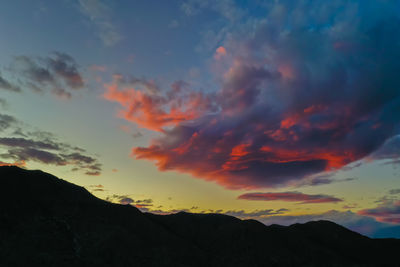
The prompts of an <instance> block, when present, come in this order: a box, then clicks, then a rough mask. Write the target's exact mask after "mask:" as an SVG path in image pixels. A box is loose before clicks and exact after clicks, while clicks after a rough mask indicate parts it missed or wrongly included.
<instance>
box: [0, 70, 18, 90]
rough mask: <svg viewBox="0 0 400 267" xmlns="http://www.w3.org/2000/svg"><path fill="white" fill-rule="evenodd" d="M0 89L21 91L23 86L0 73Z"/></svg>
mask: <svg viewBox="0 0 400 267" xmlns="http://www.w3.org/2000/svg"><path fill="white" fill-rule="evenodd" d="M0 89H4V90H7V91H11V92H21V88H19V87H18V86H16V85H14V84H12V83H10V82H9V81H7V80H6V79H5V78H3V77H2V76H1V73H0Z"/></svg>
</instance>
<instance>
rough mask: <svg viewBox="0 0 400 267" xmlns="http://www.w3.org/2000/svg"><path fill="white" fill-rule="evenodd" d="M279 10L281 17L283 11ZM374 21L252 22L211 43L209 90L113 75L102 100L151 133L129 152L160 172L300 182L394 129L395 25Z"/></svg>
mask: <svg viewBox="0 0 400 267" xmlns="http://www.w3.org/2000/svg"><path fill="white" fill-rule="evenodd" d="M348 10H352V7H350V6H348V5H346V6H345V7H343V8H341V11H340V12H342V11H343V12H345V14H347V13H346V12H348ZM360 10H363V9H360ZM304 11H306V10H304ZM305 13H307V12H305ZM285 16H286V15H283V17H282V22H283V21H286V20H285V19H287V21H290V20H291V16H292V14H291V13H287V16H288V17H287V18H284V17H285ZM335 17H336V16H335ZM367 17H368V16H365V17H362V19H367ZM384 17H385V16H383V17H382V19H383V20H379V21H378V20H377V19H378V18H374V21H371V20H370V19H368V21H365V25H369V26H365V27H364V26H363V27H360V25H364V22H360V24H357V25H354V27H352V28H351V32H347V29H344V28H343V27H342V24H340V23H341V22H340V20H332V21H334V23H333V24H332V25H328V26H326V23H323V24H321V25H315V27H314V28H315V29H314V30H313V31H312V32H310V31H309V29H307V28H306V27H299V28H292V29H290V30H287V29H284V28H285V26H284V25H286V24H287V23H286V22H285V23H284V25H280V26H282V27H279V26H278V25H274V24H273V23H272V22H263V23H258V24H254V25H253V24H252V25H253V26H252V28H249V29H248V32H249V34H247V33H246V31H245V30H246V29H243V31H241V33H240V34H238V35H235V34H232V35H229V36H230V37H229V38H228V39H227V40H225V42H224V41H223V42H222V43H223V45H224V46H223V47H220V48H218V49H217V51H216V55H218V60H216V63H215V66H214V67H215V68H213V71H214V73H215V74H216V76H217V77H216V79H215V80H216V81H217V82H218V89H217V90H216V91H215V92H214V95H208V94H205V93H203V94H202V93H200V92H197V91H193V90H191V88H188V86H185V85H182V82H180V83H178V85H179V86H177V85H175V86H172V87H171V89H168V90H166V91H162V90H160V89H159V88H158V87H157V86H155V85H154V83H152V82H151V81H145V80H140V79H133V80H132V81H128V82H127V81H124V79H122V77H120V76H116V77H115V78H114V80H113V82H112V83H110V84H107V85H106V93H105V94H104V97H105V98H106V99H108V100H110V101H114V102H117V103H119V104H120V105H121V107H122V109H121V111H120V116H122V117H124V118H126V119H127V120H129V121H132V122H134V123H136V124H138V125H139V126H141V127H144V128H147V129H151V130H155V131H159V132H161V134H160V137H159V138H157V139H154V140H152V141H151V142H150V144H149V145H148V146H143V147H134V148H133V149H132V156H133V157H135V158H137V159H146V160H151V161H154V162H155V164H156V165H157V166H158V168H159V169H160V170H161V171H168V170H173V171H178V172H183V173H189V174H192V175H194V176H196V177H200V178H202V179H205V180H209V181H214V182H216V183H218V184H220V185H223V186H225V187H227V188H232V189H254V188H261V187H277V186H287V185H293V184H295V185H299V184H302V182H304V181H302V180H303V179H307V180H311V179H312V178H313V177H314V175H317V174H324V175H325V174H326V172H332V171H335V170H338V169H340V168H342V167H344V166H346V165H348V164H350V163H353V162H356V161H358V160H361V159H363V158H365V157H366V156H368V155H371V154H372V153H374V152H375V151H377V150H378V149H379V148H380V147H381V146H382V145H383V144H384V143H385V141H387V140H389V139H390V138H392V137H394V136H396V135H397V134H398V133H399V132H398V129H399V126H400V124H399V117H400V110H399V108H398V107H399V106H400V90H398V88H400V79H399V78H398V75H397V73H398V69H400V61H395V60H393V58H396V56H397V57H400V52H399V51H400V50H399V47H398V44H399V43H400V42H399V40H400V27H396V25H397V26H398V25H399V22H398V21H397V20H396V21H388V20H387V19H386V18H384ZM367 22H368V23H367ZM270 23H272V24H270ZM336 23H339V24H336ZM289 24H290V23H289ZM317 24H318V23H317ZM393 25H395V26H393ZM327 27H328V28H327ZM336 28H340V29H342V28H343V32H342V31H339V32H338V31H336V30H335V29H336ZM332 32H335V34H332ZM367 33H368V34H367ZM237 36H240V37H239V38H237ZM360 36H368V38H359V37H360ZM355 38H356V39H355ZM357 38H358V39H357ZM311 39H312V40H318V42H310V40H311ZM338 41H340V42H345V43H357V46H358V47H360V48H362V49H354V50H352V54H351V56H350V55H349V54H348V53H344V52H343V49H335V48H334V47H335V46H334V45H332V44H334V43H336V42H338ZM225 47H227V49H225ZM336 47H337V46H336ZM382 47H385V49H384V50H382ZM227 50H228V51H229V53H227V52H226V51H227ZM222 55H223V56H222ZM139 87H142V88H139ZM389 152H390V151H389ZM395 153H398V152H397V150H396V151H395ZM391 154H392V153H384V154H383V155H384V156H385V157H386V155H391ZM303 184H304V183H303ZM311 184H312V183H311ZM315 184H318V183H315Z"/></svg>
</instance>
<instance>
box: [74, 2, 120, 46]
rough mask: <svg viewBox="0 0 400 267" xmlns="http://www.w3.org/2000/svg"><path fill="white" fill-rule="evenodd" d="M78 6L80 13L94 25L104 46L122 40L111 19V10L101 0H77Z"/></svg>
mask: <svg viewBox="0 0 400 267" xmlns="http://www.w3.org/2000/svg"><path fill="white" fill-rule="evenodd" d="M79 6H80V10H81V12H82V14H84V15H85V16H86V17H87V18H88V19H89V20H90V21H91V22H92V23H93V24H94V25H95V26H96V28H97V31H98V35H99V37H100V39H101V41H102V42H103V43H104V45H105V46H113V45H115V44H117V43H118V42H120V41H121V40H122V36H121V34H120V33H119V32H118V30H117V27H116V26H115V25H114V23H113V22H112V21H111V10H110V8H109V7H108V6H107V5H106V4H105V3H104V2H103V1H102V0H79Z"/></svg>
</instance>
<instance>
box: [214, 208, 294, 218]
mask: <svg viewBox="0 0 400 267" xmlns="http://www.w3.org/2000/svg"><path fill="white" fill-rule="evenodd" d="M287 211H289V210H288V209H278V210H273V209H266V210H255V211H251V212H246V211H244V210H228V211H225V212H219V213H221V214H225V215H229V216H234V217H237V218H240V219H250V218H253V219H254V218H255V219H260V218H263V217H265V216H271V215H278V214H283V213H286V212H287Z"/></svg>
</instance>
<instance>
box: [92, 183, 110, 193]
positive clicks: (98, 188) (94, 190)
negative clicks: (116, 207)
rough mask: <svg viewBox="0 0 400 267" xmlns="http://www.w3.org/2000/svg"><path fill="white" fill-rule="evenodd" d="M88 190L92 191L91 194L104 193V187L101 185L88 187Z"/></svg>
mask: <svg viewBox="0 0 400 267" xmlns="http://www.w3.org/2000/svg"><path fill="white" fill-rule="evenodd" d="M89 190H90V191H93V192H104V191H106V190H105V189H104V185H102V184H95V185H89Z"/></svg>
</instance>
